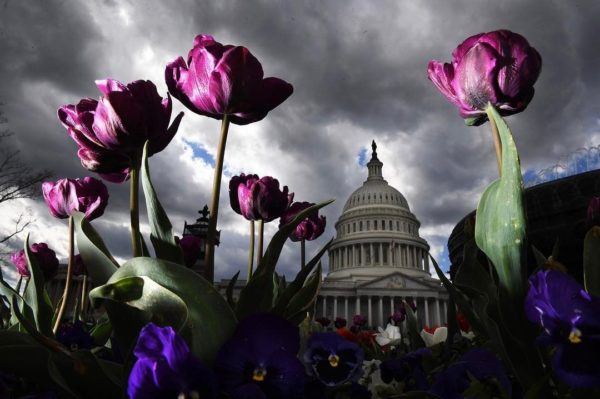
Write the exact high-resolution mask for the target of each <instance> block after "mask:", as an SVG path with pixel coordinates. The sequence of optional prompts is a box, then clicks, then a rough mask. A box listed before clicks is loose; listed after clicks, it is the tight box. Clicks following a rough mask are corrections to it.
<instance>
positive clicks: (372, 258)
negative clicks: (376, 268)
mask: <svg viewBox="0 0 600 399" xmlns="http://www.w3.org/2000/svg"><path fill="white" fill-rule="evenodd" d="M369 245H370V246H371V262H369V266H373V265H374V264H375V253H374V252H373V243H370V244H369Z"/></svg>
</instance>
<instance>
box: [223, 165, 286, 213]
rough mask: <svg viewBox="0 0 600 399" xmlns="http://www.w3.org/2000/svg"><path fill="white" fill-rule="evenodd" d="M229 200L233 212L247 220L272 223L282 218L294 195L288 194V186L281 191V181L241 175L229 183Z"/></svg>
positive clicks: (266, 177) (269, 177)
mask: <svg viewBox="0 0 600 399" xmlns="http://www.w3.org/2000/svg"><path fill="white" fill-rule="evenodd" d="M236 190H237V196H236V195H235V192H236ZM229 198H230V201H231V207H232V208H233V210H234V211H235V212H237V213H239V214H240V215H242V216H244V217H245V218H246V219H248V220H263V221H265V222H270V221H272V220H274V219H277V218H278V217H281V215H282V214H283V213H284V212H285V210H286V209H287V208H288V207H289V206H290V204H291V202H292V200H293V199H294V193H289V194H288V187H287V186H283V191H282V190H280V189H279V181H277V179H274V178H272V177H271V176H265V177H261V178H260V179H258V176H256V175H244V174H241V175H240V176H234V177H233V178H232V179H231V181H230V182H229ZM238 209H239V211H238Z"/></svg>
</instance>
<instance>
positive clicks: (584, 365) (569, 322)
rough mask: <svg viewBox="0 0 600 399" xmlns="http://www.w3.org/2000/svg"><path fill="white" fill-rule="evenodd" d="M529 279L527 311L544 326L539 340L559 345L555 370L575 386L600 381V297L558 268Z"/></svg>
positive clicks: (556, 349) (536, 321)
mask: <svg viewBox="0 0 600 399" xmlns="http://www.w3.org/2000/svg"><path fill="white" fill-rule="evenodd" d="M529 283H530V285H529V291H528V293H527V297H526V299H525V313H526V314H527V317H528V318H529V320H531V321H532V322H534V323H537V324H539V325H540V326H542V328H543V333H542V336H541V337H540V338H539V342H540V343H542V344H545V345H554V346H555V350H554V352H553V355H552V369H553V371H554V372H555V373H556V375H557V376H558V378H560V379H561V380H562V381H564V382H565V383H567V384H569V385H572V386H576V387H592V386H598V385H600V362H598V353H600V298H599V297H596V296H592V295H590V294H588V293H587V292H586V291H585V290H584V289H583V287H582V286H581V285H580V284H579V283H578V282H577V281H575V280H574V279H573V278H572V277H570V276H569V275H567V274H565V273H562V272H559V271H556V270H542V271H539V272H537V273H536V274H534V275H532V276H531V277H530V278H529Z"/></svg>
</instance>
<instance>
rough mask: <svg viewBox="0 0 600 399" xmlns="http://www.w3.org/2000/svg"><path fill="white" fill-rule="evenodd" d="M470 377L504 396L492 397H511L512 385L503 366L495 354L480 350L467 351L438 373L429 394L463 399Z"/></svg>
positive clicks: (446, 398) (498, 394)
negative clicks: (497, 390) (501, 391)
mask: <svg viewBox="0 0 600 399" xmlns="http://www.w3.org/2000/svg"><path fill="white" fill-rule="evenodd" d="M470 376H473V377H475V378H476V379H477V380H479V381H480V382H482V383H485V384H488V385H490V386H493V387H496V389H501V390H503V391H504V394H505V396H502V394H501V393H500V392H498V393H497V395H496V396H494V397H508V398H511V397H512V385H511V382H510V380H509V379H508V376H507V375H506V371H505V370H504V366H502V363H500V360H498V358H497V357H496V355H495V354H493V353H492V352H490V351H488V350H487V349H482V348H475V349H470V350H468V351H467V352H465V353H464V354H463V355H462V356H461V358H460V359H459V360H458V361H456V362H454V363H452V364H451V365H450V367H448V368H447V369H446V370H444V371H442V372H440V373H438V374H437V375H436V377H435V380H434V382H433V384H432V385H431V389H430V391H429V392H430V393H432V394H434V395H436V396H437V397H439V398H441V399H464V395H463V393H464V392H465V390H467V388H469V386H470V385H471V379H470Z"/></svg>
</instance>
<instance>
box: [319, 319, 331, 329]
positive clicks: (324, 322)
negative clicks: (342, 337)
mask: <svg viewBox="0 0 600 399" xmlns="http://www.w3.org/2000/svg"><path fill="white" fill-rule="evenodd" d="M315 321H316V322H317V323H319V324H320V325H321V326H323V328H327V327H328V326H329V325H330V324H331V320H329V319H328V318H327V317H319V318H318V319H316V320H315Z"/></svg>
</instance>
